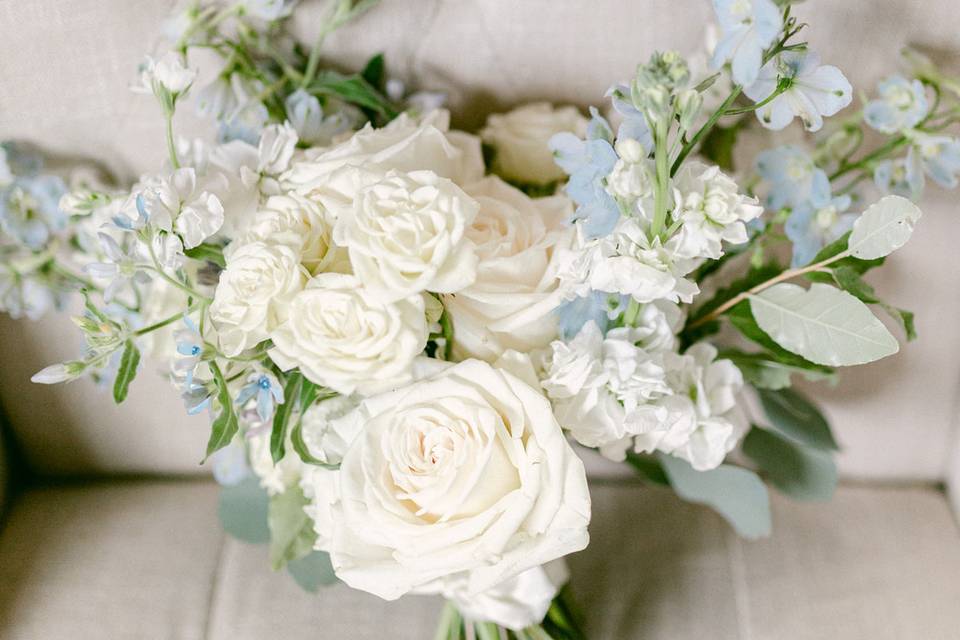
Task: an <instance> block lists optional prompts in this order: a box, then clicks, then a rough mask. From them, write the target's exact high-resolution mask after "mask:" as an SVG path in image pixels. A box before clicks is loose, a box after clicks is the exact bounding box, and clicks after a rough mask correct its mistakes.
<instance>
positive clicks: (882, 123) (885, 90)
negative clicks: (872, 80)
mask: <svg viewBox="0 0 960 640" xmlns="http://www.w3.org/2000/svg"><path fill="white" fill-rule="evenodd" d="M877 92H878V93H879V94H880V97H879V98H878V99H876V100H871V101H870V102H868V103H867V106H865V107H864V108H863V119H864V121H865V122H866V123H867V124H868V125H870V126H871V127H873V128H874V129H876V130H877V131H879V132H881V133H897V132H898V131H903V130H906V129H912V128H913V127H915V126H917V124H919V123H920V121H921V120H923V118H924V116H926V115H927V110H928V109H929V105H928V104H927V96H926V94H925V93H924V90H923V83H922V82H920V81H919V80H913V81H909V80H907V79H905V78H904V77H903V76H901V75H894V76H891V77H889V78H887V79H886V80H884V81H883V82H881V83H880V84H879V85H878V86H877Z"/></svg>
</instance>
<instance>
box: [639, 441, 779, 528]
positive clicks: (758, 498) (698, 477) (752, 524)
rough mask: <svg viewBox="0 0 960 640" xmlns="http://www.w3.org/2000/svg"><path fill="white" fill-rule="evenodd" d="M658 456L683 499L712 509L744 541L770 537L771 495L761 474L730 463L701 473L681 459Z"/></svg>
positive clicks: (673, 485) (664, 455) (663, 455)
mask: <svg viewBox="0 0 960 640" xmlns="http://www.w3.org/2000/svg"><path fill="white" fill-rule="evenodd" d="M658 457H659V458H660V463H661V464H662V465H663V469H664V471H665V472H666V474H667V478H669V480H670V485H671V486H672V487H673V489H674V491H676V492H677V495H679V496H680V497H681V498H683V499H684V500H686V501H688V502H695V503H697V504H703V505H706V506H708V507H710V508H712V509H713V510H714V511H716V512H717V513H719V514H720V515H721V516H723V518H724V519H725V520H726V521H727V522H729V523H730V525H731V526H732V527H733V528H734V529H735V530H736V532H737V533H738V534H740V535H741V536H743V537H744V538H750V539H754V538H760V537H763V536H768V535H770V529H771V519H770V496H769V495H768V494H767V487H766V486H765V485H764V484H763V481H761V480H760V478H759V477H758V476H757V474H755V473H754V472H752V471H750V470H748V469H743V468H740V467H735V466H732V465H727V464H722V465H720V466H719V467H717V468H716V469H711V470H710V471H697V470H696V469H694V468H693V467H691V466H690V464H689V463H687V462H686V461H684V460H681V459H680V458H675V457H673V456H669V455H666V454H660V455H659V456H658Z"/></svg>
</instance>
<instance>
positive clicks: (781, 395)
mask: <svg viewBox="0 0 960 640" xmlns="http://www.w3.org/2000/svg"><path fill="white" fill-rule="evenodd" d="M757 394H758V395H759V396H760V403H761V404H762V405H763V412H764V413H765V414H767V419H768V420H769V421H770V424H771V425H772V426H773V427H774V428H775V429H776V430H777V431H779V432H780V433H782V434H783V435H785V436H787V437H789V438H792V439H793V440H796V441H797V442H800V443H802V444H804V445H806V446H808V447H813V448H814V449H823V450H826V451H836V450H838V449H839V448H840V447H839V446H837V441H836V440H835V439H834V437H833V433H832V432H831V431H830V424H829V423H828V422H827V419H826V418H824V417H823V414H822V413H820V410H819V409H817V407H815V406H814V405H813V404H812V403H810V401H809V400H807V399H806V398H804V397H803V396H802V395H801V394H800V393H797V392H796V391H794V390H793V389H781V390H779V391H771V390H768V389H757Z"/></svg>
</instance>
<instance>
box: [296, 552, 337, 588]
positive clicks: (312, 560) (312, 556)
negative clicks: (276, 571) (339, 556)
mask: <svg viewBox="0 0 960 640" xmlns="http://www.w3.org/2000/svg"><path fill="white" fill-rule="evenodd" d="M287 572H288V573H289V574H290V575H291V576H293V579H294V580H295V581H296V583H297V584H298V585H300V586H301V587H302V588H303V590H304V591H307V592H309V593H316V592H317V591H319V590H320V587H321V586H326V585H330V584H334V583H336V581H337V575H336V574H335V573H334V572H333V565H332V564H330V554H328V553H326V552H325V551H312V552H310V553H309V554H307V555H305V556H303V557H302V558H297V559H296V560H291V561H290V562H288V563H287Z"/></svg>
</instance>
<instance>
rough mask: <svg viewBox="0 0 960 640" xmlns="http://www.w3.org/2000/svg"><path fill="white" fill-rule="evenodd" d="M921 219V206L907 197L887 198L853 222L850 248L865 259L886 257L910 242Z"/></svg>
mask: <svg viewBox="0 0 960 640" xmlns="http://www.w3.org/2000/svg"><path fill="white" fill-rule="evenodd" d="M919 219H920V209H919V207H917V205H915V204H913V203H912V202H910V201H909V200H907V199H906V198H904V197H902V196H886V197H883V198H881V199H880V200H878V201H877V202H875V203H874V204H872V205H870V206H869V207H868V208H867V210H866V211H864V212H863V214H861V215H860V217H859V218H857V221H856V222H854V223H853V230H852V231H851V232H850V239H849V240H848V241H847V250H848V251H850V254H851V255H852V256H854V257H855V258H860V259H861V260H873V259H875V258H882V257H884V256H886V255H888V254H890V253H893V252H894V251H896V250H897V249H899V248H900V247H902V246H903V245H905V244H906V243H907V240H909V239H910V236H911V234H913V227H914V225H915V224H916V222H917V220H919Z"/></svg>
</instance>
